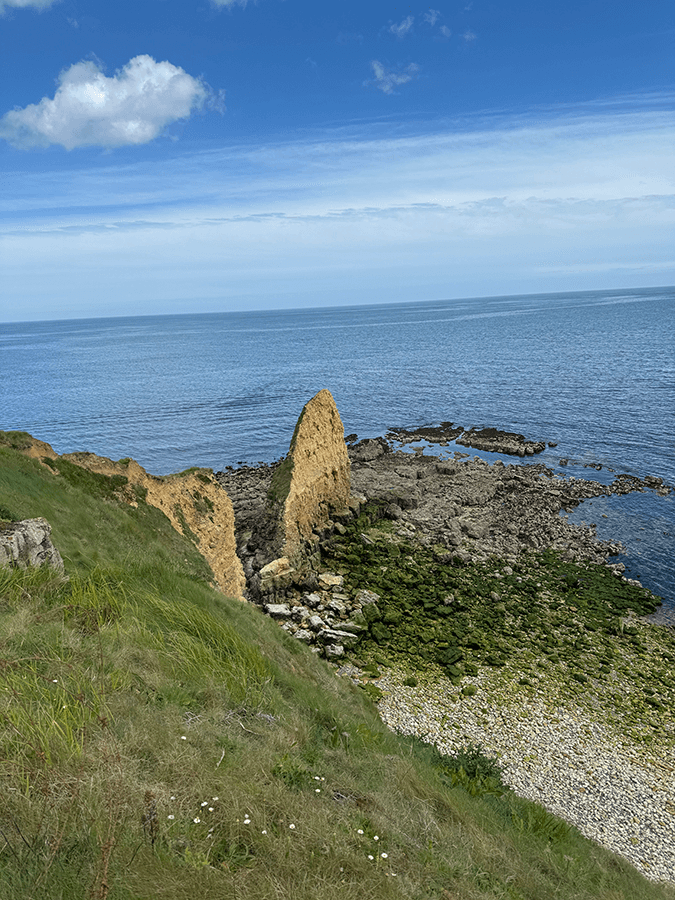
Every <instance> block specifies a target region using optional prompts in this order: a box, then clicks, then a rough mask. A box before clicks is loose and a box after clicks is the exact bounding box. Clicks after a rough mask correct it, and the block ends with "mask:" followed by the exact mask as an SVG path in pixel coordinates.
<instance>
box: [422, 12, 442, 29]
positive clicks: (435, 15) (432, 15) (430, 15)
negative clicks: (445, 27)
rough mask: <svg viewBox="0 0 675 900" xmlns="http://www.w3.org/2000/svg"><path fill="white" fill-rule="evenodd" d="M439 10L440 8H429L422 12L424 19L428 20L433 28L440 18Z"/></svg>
mask: <svg viewBox="0 0 675 900" xmlns="http://www.w3.org/2000/svg"><path fill="white" fill-rule="evenodd" d="M440 15H441V11H440V9H430V10H429V12H426V13H424V16H423V18H424V21H425V22H428V23H429V25H431V27H432V28H433V26H434V25H435V24H436V22H437V21H438V19H439V18H440Z"/></svg>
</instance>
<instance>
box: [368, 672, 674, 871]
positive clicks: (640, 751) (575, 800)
mask: <svg viewBox="0 0 675 900" xmlns="http://www.w3.org/2000/svg"><path fill="white" fill-rule="evenodd" d="M403 679H404V673H402V672H398V671H396V670H393V669H392V670H387V672H386V673H385V674H383V675H382V676H381V678H379V679H378V680H377V685H378V687H379V688H380V689H381V690H382V691H383V692H384V696H383V698H382V699H381V700H380V702H379V710H380V715H381V717H382V720H383V721H384V722H385V723H386V724H387V725H388V726H389V727H390V728H392V729H394V730H396V731H398V732H401V733H403V734H408V735H415V736H417V737H419V738H421V739H422V740H424V741H427V742H430V743H433V744H436V746H437V747H438V749H439V750H440V751H441V752H442V753H448V754H451V753H453V752H455V751H456V750H458V749H459V748H460V747H461V746H462V745H466V744H468V743H473V744H480V745H481V746H482V747H483V749H484V752H485V753H487V754H488V755H490V756H495V757H497V758H498V760H499V763H500V765H501V766H502V767H503V780H504V782H505V783H506V784H508V785H509V787H511V788H512V789H513V790H514V791H515V792H516V793H517V794H518V795H519V796H521V797H524V798H526V799H529V800H534V801H536V802H537V803H539V804H541V805H542V806H544V807H545V808H546V809H547V810H549V811H550V812H552V813H554V814H555V815H557V816H560V818H562V819H564V820H565V821H566V822H568V823H569V824H571V825H574V826H575V827H576V828H578V829H579V831H580V832H581V833H582V834H584V835H585V836H586V837H588V838H591V839H592V840H594V841H597V842H598V843H599V844H601V845H603V846H604V847H607V848H608V849H610V850H612V851H614V852H615V853H618V854H620V855H622V856H623V857H625V858H626V859H627V860H629V861H630V862H631V863H632V864H633V865H634V866H636V868H638V869H639V870H640V871H641V872H642V873H643V874H644V875H645V876H646V877H648V878H650V879H651V880H654V881H670V882H675V752H673V749H672V747H670V748H668V747H663V746H660V747H659V752H658V755H657V754H656V753H655V752H654V748H650V749H649V750H648V749H645V748H642V747H639V746H638V745H637V744H633V743H631V742H630V741H627V740H625V739H623V738H622V737H620V736H619V735H617V734H616V733H615V732H614V731H613V729H611V728H610V727H608V726H607V725H604V724H601V723H599V722H598V721H595V720H594V718H593V717H592V716H591V715H590V714H589V713H588V712H587V711H586V710H583V709H580V708H578V707H572V706H569V707H565V708H563V707H561V706H552V705H550V704H549V703H547V702H546V701H545V700H540V699H537V698H532V699H521V700H519V701H518V702H515V698H514V697H505V696H503V695H502V696H499V697H497V696H496V694H495V693H494V692H493V691H492V690H491V686H490V684H489V683H488V682H489V676H488V678H481V677H480V676H479V677H477V678H474V679H472V683H474V684H475V685H476V686H477V687H478V694H477V695H476V696H473V697H463V696H462V695H461V693H458V692H457V690H456V689H455V688H453V686H452V684H451V683H450V682H449V681H447V683H446V680H445V679H436V680H434V682H433V683H432V682H431V681H429V682H427V683H426V684H422V683H420V684H419V685H418V686H416V687H408V686H406V685H404V683H403Z"/></svg>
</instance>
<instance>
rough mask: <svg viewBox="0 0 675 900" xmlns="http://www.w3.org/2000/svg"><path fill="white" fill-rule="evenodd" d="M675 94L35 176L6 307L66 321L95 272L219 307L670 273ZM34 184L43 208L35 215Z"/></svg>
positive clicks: (10, 254)
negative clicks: (43, 305) (283, 297)
mask: <svg viewBox="0 0 675 900" xmlns="http://www.w3.org/2000/svg"><path fill="white" fill-rule="evenodd" d="M666 99H667V98H666ZM670 100H672V97H671V98H670ZM641 102H642V105H643V107H644V106H645V105H646V101H644V98H643V100H642V101H641ZM669 106H670V103H669V102H665V101H664V103H661V102H660V101H658V98H656V99H655V100H654V103H653V104H652V106H651V108H650V109H649V110H645V109H644V108H643V109H641V110H634V109H630V108H624V107H623V106H622V105H621V104H617V105H615V106H614V107H611V108H610V107H609V105H598V104H595V105H593V104H591V105H588V106H586V107H582V108H576V109H571V110H569V111H567V112H565V113H564V114H561V113H559V112H556V113H553V112H552V111H551V110H539V111H537V112H536V115H535V114H533V115H532V116H531V117H530V118H527V117H523V118H520V119H518V118H515V117H509V118H507V117H502V118H496V117H495V118H491V119H484V120H482V121H479V120H477V119H475V118H471V119H468V120H467V121H465V122H464V123H462V122H452V123H448V124H447V125H446V126H442V123H437V126H436V128H435V129H433V130H430V129H427V130H425V131H424V132H423V133H419V134H410V135H408V136H406V137H398V136H395V135H396V125H395V124H394V125H393V126H392V132H391V134H392V136H391V137H389V138H382V136H381V128H382V123H378V125H377V127H375V126H374V127H373V129H372V131H371V130H362V131H359V132H356V131H354V132H353V133H352V134H351V135H348V134H347V135H346V134H345V133H344V132H340V133H336V132H325V133H321V134H317V135H316V136H315V137H314V139H312V140H309V139H307V140H298V141H290V142H286V143H283V142H282V143H277V144H274V145H267V146H248V147H247V146H241V145H239V146H232V147H229V148H228V147H225V148H221V149H218V150H212V151H205V152H202V153H199V154H190V155H183V154H179V153H177V154H176V155H175V157H174V158H169V159H166V160H165V161H164V162H163V163H162V165H161V166H158V165H157V164H156V162H154V161H153V160H148V161H146V162H143V163H140V162H139V163H136V164H134V165H132V166H130V165H129V164H128V162H127V163H125V165H124V166H122V165H116V164H114V163H111V164H110V165H108V166H106V167H102V168H100V169H97V170H95V171H92V170H86V169H83V170H82V171H80V172H78V171H76V170H72V169H71V170H69V177H68V179H67V183H66V181H65V180H64V179H60V178H59V177H58V174H57V173H55V172H51V171H47V170H46V169H45V171H43V172H42V173H39V174H36V173H35V172H30V173H27V174H26V175H25V177H22V178H19V179H17V178H13V179H12V183H13V185H14V187H13V197H12V198H7V200H6V201H5V202H7V203H10V202H11V207H12V208H13V209H14V210H21V211H22V213H23V215H22V216H21V217H19V216H18V215H17V216H15V217H14V218H13V221H12V223H11V225H10V224H8V225H7V226H6V227H5V237H4V241H5V256H4V265H3V288H4V289H5V290H6V291H7V293H8V296H13V297H16V298H18V299H17V302H23V301H22V298H25V302H26V303H28V302H29V301H30V302H33V301H34V298H40V297H45V296H49V297H50V298H53V300H52V301H51V302H53V303H54V311H55V314H59V305H58V304H59V303H61V304H63V303H66V302H70V298H71V297H74V296H83V297H84V296H85V295H86V296H87V297H90V296H91V272H92V270H93V269H95V271H96V272H97V273H98V276H99V277H98V278H97V285H98V286H99V287H97V290H100V291H101V292H102V293H101V296H102V297H105V298H106V299H107V302H109V303H110V304H113V303H115V302H118V301H117V300H116V298H118V297H120V296H125V297H130V296H132V295H133V297H134V298H141V299H142V298H144V297H157V298H160V299H161V298H164V299H167V301H170V300H171V299H172V298H177V297H190V296H192V297H197V296H199V297H202V298H211V300H210V301H209V302H213V303H216V304H217V303H220V304H221V308H222V307H224V306H226V305H227V304H228V303H229V302H230V300H231V299H232V298H237V297H243V296H247V297H250V296H255V297H256V298H257V302H260V303H261V304H263V305H265V304H266V305H274V303H275V302H276V300H275V297H276V296H277V295H278V294H283V293H284V292H286V293H288V294H291V295H292V296H293V297H298V298H302V296H303V292H304V293H305V294H306V295H307V298H308V299H307V302H309V301H310V300H311V296H312V295H314V296H318V295H319V293H320V294H321V296H329V295H330V296H331V297H333V296H334V297H335V302H340V298H342V302H345V301H346V299H348V298H349V299H352V298H353V299H362V298H363V299H366V298H370V299H371V300H376V299H421V298H422V297H441V296H448V293H449V292H451V293H452V294H453V295H455V296H462V295H465V296H468V295H472V294H473V295H475V294H481V293H482V294H488V293H494V294H499V293H501V294H503V293H508V292H510V291H512V292H514V293H517V292H522V291H527V290H535V291H536V290H547V289H548V290H557V289H560V290H564V289H571V288H572V287H574V286H577V287H579V289H582V288H585V287H593V286H595V285H596V282H594V281H593V280H592V279H593V278H594V277H595V275H593V273H597V278H598V279H599V280H598V282H597V284H598V285H600V286H612V284H617V283H624V284H625V283H634V284H647V283H652V284H659V283H660V284H664V283H672V282H673V281H674V280H675V268H674V263H673V254H672V247H673V245H674V241H673V234H674V233H675V186H674V185H673V178H672V145H673V141H674V140H675V126H674V125H673V122H672V118H671V116H670V113H669V111H668V107H669ZM298 171H302V172H303V179H302V181H301V182H299V181H298V178H297V173H298ZM48 187H49V190H47V188H48ZM46 196H48V197H49V202H50V203H51V204H52V207H53V208H52V210H50V211H49V212H47V211H44V210H43V211H39V207H40V206H44V203H45V197H46ZM69 205H70V206H71V207H72V208H71V209H68V207H69ZM106 205H107V209H108V211H107V212H102V211H101V210H102V208H106ZM57 207H60V209H59V208H57ZM102 225H103V227H102ZM35 259H39V260H40V266H35V265H34V260H35ZM120 260H123V261H124V265H123V266H120ZM149 261H150V262H149ZM613 273H618V274H617V275H616V276H615V275H613ZM633 278H634V279H635V280H634V281H633V282H630V279H633ZM575 279H579V280H575ZM589 279H590V280H589ZM130 286H132V289H131V291H130ZM331 292H332V293H331ZM31 298H33V300H31ZM261 298H262V299H261ZM87 302H89V301H87ZM232 302H234V300H232ZM302 302H305V301H304V299H302ZM134 303H135V304H136V305H135V306H132V307H130V311H136V312H138V311H139V310H138V304H137V302H136V300H135V301H134ZM26 308H27V309H28V307H26ZM214 308H215V307H214ZM150 311H152V310H150Z"/></svg>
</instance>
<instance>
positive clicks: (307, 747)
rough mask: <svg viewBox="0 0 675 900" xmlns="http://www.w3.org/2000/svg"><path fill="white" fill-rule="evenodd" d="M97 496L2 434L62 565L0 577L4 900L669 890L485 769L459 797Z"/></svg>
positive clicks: (1, 478) (355, 697) (305, 660)
mask: <svg viewBox="0 0 675 900" xmlns="http://www.w3.org/2000/svg"><path fill="white" fill-rule="evenodd" d="M107 487H110V488H112V487H114V486H111V485H108V486H106V483H105V481H97V482H96V483H95V484H93V483H92V482H91V481H90V480H88V479H87V478H85V476H84V475H83V476H82V478H81V479H80V478H79V476H78V474H77V473H76V472H74V471H70V470H69V471H68V472H65V470H64V471H63V472H62V474H60V475H56V474H54V472H53V471H52V470H50V469H49V468H47V467H45V466H41V465H40V463H38V462H37V461H35V460H30V459H27V458H25V457H23V456H20V455H19V454H18V453H17V452H16V451H15V450H13V449H11V448H10V447H8V446H4V447H2V446H0V509H4V512H3V515H5V516H6V515H7V513H11V515H12V516H13V517H15V518H25V517H32V516H39V515H42V516H44V517H45V518H47V519H48V521H49V522H50V523H51V524H52V527H53V538H54V542H55V544H56V545H57V547H58V548H59V549H60V551H61V553H62V555H63V556H64V559H65V561H66V569H67V572H68V574H69V576H70V580H69V581H65V580H63V579H61V578H60V577H58V576H56V575H54V574H53V573H50V572H48V571H37V572H10V571H8V570H5V571H3V572H0V767H1V770H2V771H1V781H0V792H1V793H0V831H1V833H0V898H1V900H5V898H7V900H9V898H12V900H24V898H25V900H27V898H31V900H47V898H48V900H59V898H63V900H75V898H78V900H79V898H82V900H84V898H110V900H132V898H133V900H146V898H167V900H179V898H194V897H195V896H200V895H201V894H204V895H206V894H207V892H208V896H209V897H210V898H213V900H219V898H232V897H236V898H238V900H249V898H270V897H275V898H289V900H290V898H293V900H305V898H307V900H309V898H316V900H318V898H322V900H323V898H326V897H335V898H357V897H358V898H359V900H364V898H380V897H381V898H387V897H391V898H398V897H406V898H444V900H449V898H457V900H460V898H461V900H464V898H466V900H468V898H512V900H518V898H528V900H529V898H532V900H534V898H541V900H544V898H546V900H548V898H552V897H556V898H575V900H576V898H578V900H583V898H589V900H590V898H594V900H595V898H606V900H610V898H611V900H618V898H626V900H634V898H637V897H640V898H645V900H648V898H668V897H670V898H672V897H674V896H675V891H673V890H672V889H671V888H669V887H664V886H656V885H651V884H649V883H648V882H647V881H645V880H644V879H643V878H641V877H640V876H639V875H638V874H637V873H636V872H635V871H634V870H633V869H632V868H631V867H630V866H628V865H627V864H625V863H624V862H623V861H622V860H620V859H618V858H616V857H614V856H612V855H611V854H609V853H606V852H605V851H603V850H602V849H601V848H599V847H597V846H595V845H594V844H592V843H590V842H588V841H586V840H584V839H583V838H582V837H581V836H580V835H578V833H577V832H575V831H574V830H573V829H570V828H567V827H566V826H564V825H562V824H561V823H560V822H559V821H558V820H556V819H554V818H553V817H552V816H550V815H548V814H547V813H545V812H544V811H542V810H541V809H540V808H539V807H536V806H534V805H533V804H528V803H526V802H524V801H520V800H517V799H516V798H514V797H513V796H512V795H509V794H506V795H503V796H501V797H500V793H501V792H500V791H499V790H498V785H496V784H495V783H494V782H493V781H492V780H490V779H488V780H487V781H485V782H480V779H477V780H476V781H475V784H474V785H473V787H475V788H476V789H475V790H473V789H472V783H471V781H470V780H469V781H466V780H465V785H466V787H468V788H469V790H466V789H464V788H462V787H459V786H455V787H452V786H451V779H450V778H449V777H448V772H447V766H444V765H443V762H442V760H440V758H439V757H438V756H437V755H435V753H434V751H433V750H432V749H430V748H427V747H424V746H422V745H421V744H419V743H417V742H413V741H409V740H404V739H401V738H399V737H397V736H395V735H393V734H391V733H389V732H388V731H387V730H386V729H385V728H384V727H383V726H382V725H381V723H380V721H379V719H378V717H377V713H376V710H375V709H374V707H372V705H371V704H370V702H369V700H368V699H367V698H366V697H365V695H363V692H362V691H360V690H359V689H357V688H355V687H353V686H352V685H351V684H350V683H349V682H347V681H346V680H344V679H337V678H336V677H335V675H334V673H333V671H332V670H331V669H329V667H328V666H326V665H325V664H324V663H323V662H322V661H320V660H319V659H317V658H316V657H315V656H314V655H312V654H311V653H310V652H309V651H308V649H307V648H306V647H305V646H303V645H301V644H300V643H299V642H297V641H294V640H293V639H291V638H289V637H288V636H287V635H285V634H284V633H283V632H282V631H281V630H280V629H278V627H277V626H276V625H275V624H274V623H273V622H271V621H270V620H268V619H266V618H265V617H264V616H262V615H261V614H260V613H259V612H258V611H257V610H256V609H253V608H250V607H247V606H245V605H241V604H239V603H237V602H235V601H231V600H229V599H228V598H224V597H222V596H221V595H219V594H218V593H216V592H215V591H214V590H212V588H211V587H210V585H209V573H208V571H207V569H206V567H205V565H204V563H203V561H202V560H201V558H200V557H199V556H198V554H197V553H196V551H195V550H194V547H193V546H192V545H191V544H190V542H189V541H188V540H186V539H184V538H183V537H181V536H179V535H177V534H176V533H175V532H174V531H173V529H172V528H171V527H170V525H169V523H168V521H167V520H166V519H165V518H164V517H163V516H162V515H161V513H159V512H158V511H157V510H155V509H152V508H150V507H147V506H146V505H145V504H144V503H143V502H140V503H139V506H138V508H136V509H133V508H131V507H128V506H124V505H121V504H120V503H118V502H117V501H116V500H115V499H114V490H108V489H107ZM481 784H482V785H483V786H482V787H481ZM471 793H476V794H478V796H471ZM215 798H217V799H215ZM291 826H294V827H291ZM376 836H377V837H378V838H379V840H375V837H376ZM383 854H386V856H383ZM369 857H372V859H370V858H369ZM394 873H395V874H394Z"/></svg>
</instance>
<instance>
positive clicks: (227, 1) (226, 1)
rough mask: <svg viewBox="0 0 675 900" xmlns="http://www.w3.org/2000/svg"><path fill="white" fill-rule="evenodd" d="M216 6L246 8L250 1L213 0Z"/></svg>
mask: <svg viewBox="0 0 675 900" xmlns="http://www.w3.org/2000/svg"><path fill="white" fill-rule="evenodd" d="M211 2H212V3H213V5H214V6H224V7H226V8H227V9H231V8H232V7H233V6H241V7H243V8H245V7H246V5H247V3H248V0H211Z"/></svg>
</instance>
